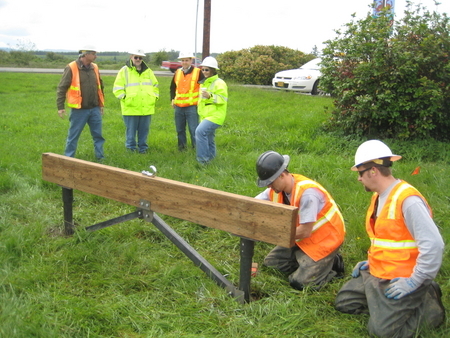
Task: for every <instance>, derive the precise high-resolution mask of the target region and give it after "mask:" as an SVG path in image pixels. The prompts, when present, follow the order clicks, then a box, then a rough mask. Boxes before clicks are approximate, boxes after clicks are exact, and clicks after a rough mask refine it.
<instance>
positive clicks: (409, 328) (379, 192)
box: [336, 140, 445, 338]
mask: <svg viewBox="0 0 450 338" xmlns="http://www.w3.org/2000/svg"><path fill="white" fill-rule="evenodd" d="M400 158H401V156H399V155H394V154H392V152H391V149H389V147H388V146H387V145H386V144H384V143H383V142H381V141H379V140H370V141H366V142H364V143H362V144H361V145H360V146H359V148H358V150H357V151H356V154H355V165H354V166H353V167H352V168H351V169H352V170H353V171H356V172H358V176H357V177H358V181H359V182H361V184H362V185H363V186H364V188H365V190H366V191H372V192H373V195H372V201H371V203H370V206H369V209H368V210H367V214H366V231H367V234H368V236H369V238H370V242H371V245H370V248H369V251H368V257H367V260H365V261H362V262H359V263H358V264H356V266H355V268H354V269H353V272H352V277H353V278H352V279H351V280H350V281H348V282H347V283H346V284H344V286H343V287H342V288H341V290H340V291H339V292H338V294H337V297H336V309H337V310H339V311H341V312H344V313H350V314H360V313H368V314H369V315H370V318H369V325H368V329H369V334H370V335H371V336H378V337H386V338H387V337H389V338H391V337H404V338H407V337H416V335H417V333H418V328H419V327H421V326H425V327H437V326H439V325H440V324H442V322H443V321H444V316H445V309H444V306H443V304H442V300H441V297H442V293H441V289H440V287H439V285H438V284H437V283H436V282H434V281H433V279H434V278H435V277H436V275H437V273H438V271H439V268H440V266H441V263H442V255H443V252H444V242H443V240H442V237H441V235H440V233H439V230H438V228H437V226H436V224H435V223H434V221H433V218H432V213H431V208H430V206H429V205H428V203H427V201H426V200H425V198H424V197H423V196H422V194H421V193H420V192H419V191H418V190H417V189H416V188H414V187H413V186H411V185H409V184H408V183H406V182H405V181H403V180H400V179H397V178H395V177H394V176H392V171H391V168H390V167H391V166H392V162H393V161H397V160H399V159H400Z"/></svg>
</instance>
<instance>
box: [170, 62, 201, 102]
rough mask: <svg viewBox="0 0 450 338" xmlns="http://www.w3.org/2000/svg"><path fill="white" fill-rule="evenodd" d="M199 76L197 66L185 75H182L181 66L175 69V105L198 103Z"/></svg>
mask: <svg viewBox="0 0 450 338" xmlns="http://www.w3.org/2000/svg"><path fill="white" fill-rule="evenodd" d="M199 76H200V69H199V68H194V69H193V70H192V72H191V73H189V74H186V75H184V73H183V70H182V69H181V68H180V69H178V70H177V71H176V73H175V79H174V82H175V85H176V92H175V99H174V104H175V105H177V106H178V107H189V106H196V105H197V104H198V100H199V92H200V85H199V84H198V79H199ZM183 77H184V78H183Z"/></svg>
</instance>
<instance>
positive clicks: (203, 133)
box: [195, 120, 220, 163]
mask: <svg viewBox="0 0 450 338" xmlns="http://www.w3.org/2000/svg"><path fill="white" fill-rule="evenodd" d="M219 127H220V125H219V124H215V123H213V122H211V121H208V120H203V121H202V122H200V124H199V125H198V127H197V129H196V130H195V142H196V147H197V161H198V162H200V163H207V162H209V161H211V160H212V159H213V158H214V157H216V142H215V137H216V129H217V128H219Z"/></svg>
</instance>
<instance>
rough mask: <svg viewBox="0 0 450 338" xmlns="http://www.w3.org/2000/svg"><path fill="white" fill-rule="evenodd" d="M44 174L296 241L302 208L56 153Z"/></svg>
mask: <svg viewBox="0 0 450 338" xmlns="http://www.w3.org/2000/svg"><path fill="white" fill-rule="evenodd" d="M42 178H43V179H44V180H46V181H49V182H52V183H56V184H58V185H61V186H63V187H66V188H71V189H75V190H80V191H84V192H87V193H90V194H94V195H98V196H102V197H105V198H108V199H112V200H115V201H119V202H122V203H125V204H129V205H133V206H135V207H140V206H139V201H140V200H141V199H144V200H147V201H150V203H151V209H152V210H153V211H154V212H157V213H160V214H164V215H168V216H172V217H176V218H180V219H184V220H187V221H190V222H193V223H197V224H201V225H204V226H207V227H211V228H216V229H220V230H223V231H227V232H229V233H232V234H235V235H238V236H243V237H247V238H250V239H253V240H257V241H261V242H267V243H271V244H276V245H280V246H284V247H292V246H293V245H294V236H295V224H296V217H297V208H295V207H292V206H288V205H283V204H278V203H272V202H268V201H261V200H257V199H255V198H252V197H247V196H241V195H237V194H232V193H228V192H224V191H219V190H215V189H210V188H205V187H200V186H197V185H193V184H188V183H183V182H178V181H173V180H169V179H165V178H162V177H149V176H145V175H143V174H141V173H137V172H133V171H129V170H125V169H120V168H115V167H111V166H107V165H103V164H99V163H93V162H88V161H84V160H80V159H76V158H71V157H67V156H62V155H58V154H53V153H44V154H42Z"/></svg>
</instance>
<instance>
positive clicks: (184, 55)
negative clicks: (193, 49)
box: [178, 52, 195, 60]
mask: <svg viewBox="0 0 450 338" xmlns="http://www.w3.org/2000/svg"><path fill="white" fill-rule="evenodd" d="M194 58H195V56H194V54H192V53H187V52H180V56H178V60H180V59H194Z"/></svg>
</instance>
